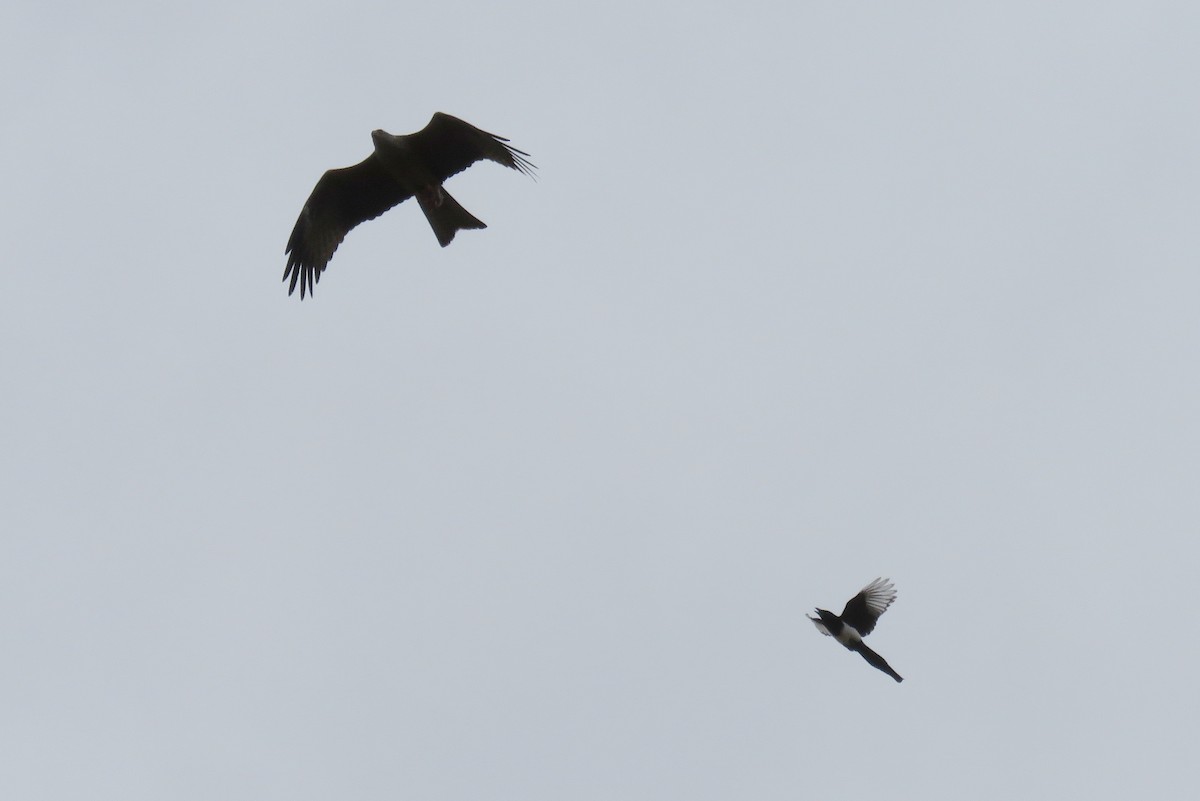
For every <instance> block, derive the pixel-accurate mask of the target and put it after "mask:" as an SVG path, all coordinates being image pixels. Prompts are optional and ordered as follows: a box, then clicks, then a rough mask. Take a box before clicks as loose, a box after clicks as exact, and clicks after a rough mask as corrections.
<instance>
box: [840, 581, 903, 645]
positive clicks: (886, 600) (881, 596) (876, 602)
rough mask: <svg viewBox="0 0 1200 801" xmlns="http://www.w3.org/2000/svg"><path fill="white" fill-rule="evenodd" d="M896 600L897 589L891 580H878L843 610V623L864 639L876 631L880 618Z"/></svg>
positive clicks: (864, 588) (852, 599) (860, 592)
mask: <svg viewBox="0 0 1200 801" xmlns="http://www.w3.org/2000/svg"><path fill="white" fill-rule="evenodd" d="M894 600H896V588H895V587H894V586H892V582H891V580H890V579H885V578H877V579H875V580H874V581H872V582H871V583H870V584H868V585H867V586H865V587H863V588H862V590H860V591H859V593H858V595H855V596H854V597H853V598H851V599H850V600H849V601H847V602H846V608H845V609H843V610H842V621H843V622H844V623H847V624H849V625H851V626H853V627H854V630H855V631H857V632H858V633H859V634H860V635H862V636H863V637H865V636H867V635H868V634H870V633H871V632H872V631H873V630H874V629H875V622H876V621H877V620H879V616H880V615H882V614H883V613H884V612H886V611H887V608H888V607H889V606H891V605H892V601H894Z"/></svg>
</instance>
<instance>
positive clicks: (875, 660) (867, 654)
mask: <svg viewBox="0 0 1200 801" xmlns="http://www.w3.org/2000/svg"><path fill="white" fill-rule="evenodd" d="M852 650H855V651H858V652H859V653H860V654H862V658H863V659H865V660H867V664H869V665H870V666H871V667H873V668H878V669H879V670H882V671H883V672H884V673H886V674H888V675H889V676H891V677H892V678H893V679H895V680H896V681H898V682H899V681H904V679H903V678H901V676H900V674H899V673H897V672H896V671H894V670H892V666H891V665H889V664H888V663H887V660H886V659H884V658H883V657H882V656H880V655H879V654H877V653H875V652H874V651H872V650H871V649H870V648H868V647H867V646H866V645H865V644H864V643H863V642H862V640H859V641H858V643H856V647H855V648H853V649H852Z"/></svg>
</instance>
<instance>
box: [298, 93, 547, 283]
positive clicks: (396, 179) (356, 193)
mask: <svg viewBox="0 0 1200 801" xmlns="http://www.w3.org/2000/svg"><path fill="white" fill-rule="evenodd" d="M371 141H372V142H373V143H374V145H375V152H373V153H372V154H371V155H369V156H367V158H366V159H365V160H363V161H361V162H359V163H358V164H355V165H354V166H353V167H344V168H342V169H339V170H329V171H327V172H326V173H325V174H324V175H322V176H321V180H320V181H318V182H317V185H316V187H315V188H314V189H313V191H312V194H311V195H309V198H308V201H307V202H306V203H305V204H304V208H303V209H301V210H300V217H299V218H298V219H297V220H296V226H295V228H293V229H292V235H291V237H290V238H289V239H288V245H287V250H286V251H285V252H286V253H288V254H290V255H289V257H288V263H287V269H286V270H284V273H283V280H285V281H287V280H288V279H289V278H290V279H291V284H290V286H289V288H288V294H289V295H290V294H292V292H294V291H296V284H297V283H299V284H300V297H301V298H302V299H303V298H304V296H305V294H306V293H307V294H310V295H311V294H312V291H313V287H314V286H315V284H316V283H317V281H319V280H320V279H321V273H322V272H324V271H325V267H326V266H327V265H328V264H329V260H330V259H332V258H333V252H334V251H335V250H337V247H338V245H340V244H341V243H342V240H343V239H345V238H346V234H348V233H350V230H351V229H352V228H354V227H355V226H356V225H358V224H359V223H362V222H366V221H367V220H373V219H375V218H376V217H378V216H379V215H381V214H383V213H384V212H385V211H387V210H388V209H390V208H392V207H393V206H396V205H398V204H400V203H403V202H404V201H405V200H408V199H409V198H410V197H416V199H417V203H418V204H419V205H420V207H421V211H423V212H425V218H426V219H427V220H429V225H430V227H432V228H433V232H434V234H435V235H436V236H437V238H438V242H439V243H440V244H441V246H442V247H446V245H449V244H450V241H451V240H452V239H454V235H455V234H456V233H457V232H458V231H460V230H463V229H467V228H486V227H487V226H486V225H484V223H483V222H482V221H481V220H479V219H477V218H476V217H474V216H473V215H472V214H471V213H470V212H469V211H467V210H466V209H464V208H463V207H462V206H460V205H459V203H458V201H457V200H455V199H454V198H452V197H451V196H450V193H449V192H447V191H446V190H445V189H444V188H443V187H442V184H443V183H444V182H445V181H446V180H447V179H448V178H450V177H451V176H452V175H455V174H457V173H460V172H462V171H463V170H465V169H466V168H467V167H470V166H471V165H472V164H474V163H475V162H477V161H480V160H483V159H488V160H491V161H495V162H497V163H498V164H502V165H504V166H505V167H510V168H511V169H514V170H518V171H520V172H523V173H525V174H526V175H531V176H532V175H533V169H534V166H533V164H531V163H530V162H529V161H528V160H527V159H526V158H525V157H526V156H528V155H529V154H528V153H525V152H524V151H521V150H517V149H516V148H515V147H512V146H510V145H508V144H507V142H508V140H507V139H505V138H504V137H501V136H496V135H495V134H490V133H488V132H487V131H481V130H480V129H478V128H476V127H475V126H474V125H471V124H470V123H468V122H463V121H462V120H460V119H458V118H457V117H451V116H450V115H449V114H442V113H441V112H438V113H437V114H434V115H433V118H432V119H431V120H430V121H429V124H428V125H426V126H425V127H424V128H423V129H421V130H420V131H417V132H416V133H414V134H409V135H407V136H394V135H393V134H390V133H388V132H387V131H382V130H376V131H372V132H371Z"/></svg>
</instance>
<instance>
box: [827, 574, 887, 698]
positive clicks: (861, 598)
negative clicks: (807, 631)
mask: <svg viewBox="0 0 1200 801" xmlns="http://www.w3.org/2000/svg"><path fill="white" fill-rule="evenodd" d="M895 600H896V588H895V587H894V586H893V585H892V582H891V580H890V579H884V578H877V579H875V580H874V581H872V582H871V583H870V584H868V585H867V586H865V587H863V588H862V590H861V591H859V593H858V595H855V596H854V597H853V598H851V599H850V600H849V601H847V602H846V608H845V609H843V610H842V614H841V616H840V617H839V616H838V615H835V614H834V613H833V612H830V611H829V610H827V609H818V610H817V617H812V616H811V615H809V616H807V617H808V619H809V620H811V621H812V622H813V625H815V626H816V627H817V630H818V631H820V632H821V633H822V634H826V635H829V636H830V637H833V638H834V639H836V640H837V641H838V642H840V643H841V644H842V645H844V646H846V647H847V648H849V649H850V650H851V651H857V652H858V653H859V654H861V655H862V658H863V659H865V660H867V662H868V664H870V665H871V666H872V667H875V668H878V669H879V670H882V671H883V672H884V673H886V674H888V675H889V676H891V677H892V678H893V679H895V680H896V681H904V679H902V678H901V677H900V674H899V673H897V672H896V671H894V670H892V667H891V665H889V664H888V663H887V660H885V659H884V658H883V657H882V656H880V655H879V654H877V653H875V652H874V651H872V650H871V649H870V648H868V647H867V646H866V644H865V643H864V642H863V641H862V638H863V637H865V636H867V635H868V634H870V633H871V632H872V631H874V630H875V623H876V622H877V621H878V620H879V616H880V615H882V614H883V613H884V612H886V611H887V608H888V607H889V606H891V605H892V601H895Z"/></svg>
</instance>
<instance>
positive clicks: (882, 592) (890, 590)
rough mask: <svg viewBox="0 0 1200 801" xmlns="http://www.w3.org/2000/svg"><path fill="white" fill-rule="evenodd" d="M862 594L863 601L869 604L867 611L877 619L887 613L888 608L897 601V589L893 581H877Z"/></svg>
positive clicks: (864, 588) (863, 589)
mask: <svg viewBox="0 0 1200 801" xmlns="http://www.w3.org/2000/svg"><path fill="white" fill-rule="evenodd" d="M862 594H863V599H864V600H865V601H866V602H867V609H869V610H870V611H871V614H872V615H874V616H875V617H879V616H880V615H882V614H883V613H884V612H886V611H887V608H888V607H889V606H891V605H892V601H894V600H896V588H895V586H894V585H893V584H892V580H891V579H885V578H877V579H875V580H874V581H872V582H871V583H870V584H868V585H867V586H865V587H863V588H862Z"/></svg>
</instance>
